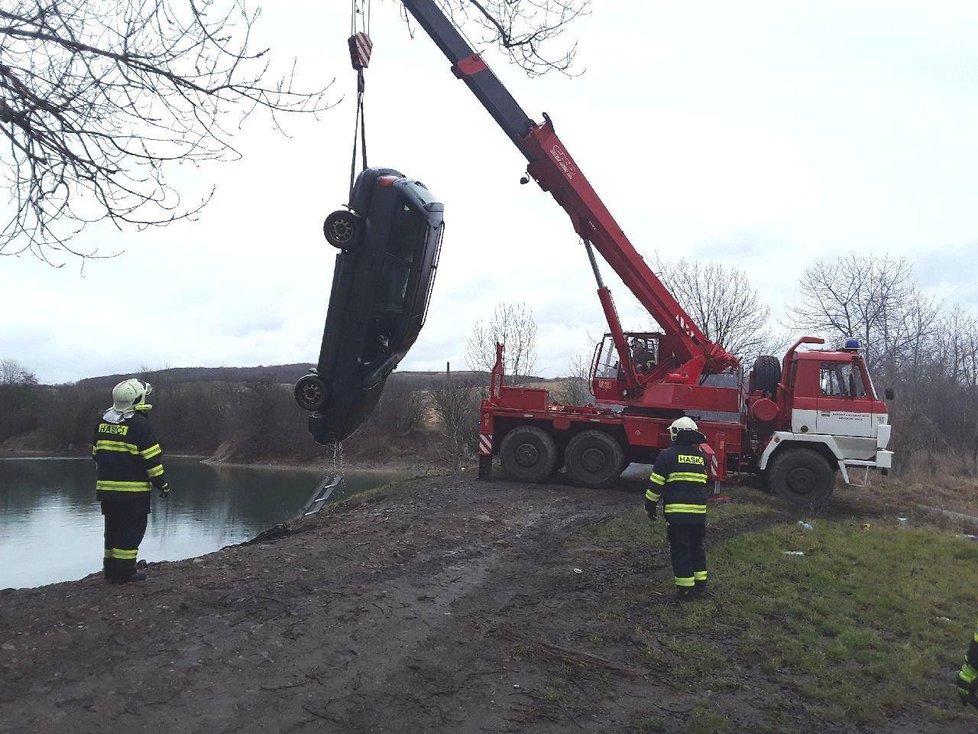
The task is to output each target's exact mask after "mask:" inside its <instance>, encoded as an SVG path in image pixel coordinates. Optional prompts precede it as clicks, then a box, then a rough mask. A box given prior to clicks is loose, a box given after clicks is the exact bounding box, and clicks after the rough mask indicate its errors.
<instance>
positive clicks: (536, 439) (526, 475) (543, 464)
mask: <svg viewBox="0 0 978 734" xmlns="http://www.w3.org/2000/svg"><path fill="white" fill-rule="evenodd" d="M499 457H500V461H501V462H502V465H503V469H504V470H505V471H506V473H507V474H508V475H509V476H510V478H512V479H516V480H518V481H521V482H540V481H543V480H544V479H546V478H547V477H549V476H550V473H551V472H552V471H553V470H554V465H555V464H556V463H557V445H556V444H555V443H554V440H553V439H552V438H551V437H550V434H548V433H547V432H546V431H544V430H543V429H542V428H537V427H536V426H518V427H517V428H514V429H513V430H511V431H510V432H509V433H507V434H506V436H505V438H503V443H502V445H501V446H500V447H499Z"/></svg>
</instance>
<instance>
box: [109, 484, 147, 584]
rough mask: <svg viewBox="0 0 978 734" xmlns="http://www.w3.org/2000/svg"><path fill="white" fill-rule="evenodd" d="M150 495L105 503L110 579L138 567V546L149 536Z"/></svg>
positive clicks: (121, 575)
mask: <svg viewBox="0 0 978 734" xmlns="http://www.w3.org/2000/svg"><path fill="white" fill-rule="evenodd" d="M149 503H150V499H149V496H146V497H139V498H138V499H130V500H119V501H112V500H106V501H103V502H102V515H103V516H104V517H105V561H104V563H103V569H104V570H105V575H106V576H107V577H108V578H125V577H126V576H130V575H132V572H133V571H134V570H135V569H136V556H137V555H138V553H139V545H140V543H142V542H143V536H145V535H146V525H147V521H148V520H149Z"/></svg>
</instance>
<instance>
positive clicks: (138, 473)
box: [92, 411, 166, 504]
mask: <svg viewBox="0 0 978 734" xmlns="http://www.w3.org/2000/svg"><path fill="white" fill-rule="evenodd" d="M92 456H93V457H94V458H95V463H96V464H98V481H97V482H96V485H95V488H96V495H95V496H96V499H98V500H99V501H100V502H106V501H109V502H118V501H142V502H147V504H148V501H149V497H150V493H151V492H152V491H153V487H156V488H157V489H163V488H164V487H166V475H165V474H164V473H163V449H161V448H160V445H159V444H158V443H157V442H156V437H155V436H154V434H153V429H152V428H151V427H150V425H149V419H148V418H147V417H146V416H145V415H142V414H141V413H139V412H138V411H137V412H136V413H134V414H133V416H132V417H131V418H126V419H125V420H123V421H122V423H109V422H108V421H105V420H101V421H99V422H98V424H97V425H96V426H95V437H94V438H93V439H92Z"/></svg>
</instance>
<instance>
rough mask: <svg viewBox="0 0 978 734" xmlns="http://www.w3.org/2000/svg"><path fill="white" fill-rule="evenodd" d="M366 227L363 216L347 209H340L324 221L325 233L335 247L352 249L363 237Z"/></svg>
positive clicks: (327, 239)
mask: <svg viewBox="0 0 978 734" xmlns="http://www.w3.org/2000/svg"><path fill="white" fill-rule="evenodd" d="M364 230H365V227H364V224H363V218H362V217H360V216H359V215H357V214H354V213H353V212H348V211H346V210H345V209H339V210H337V211H335V212H333V213H332V214H330V215H329V216H328V217H326V221H325V222H323V235H325V237H326V241H327V242H328V243H329V244H331V245H332V246H333V247H337V248H339V249H341V250H352V249H353V248H355V247H356V246H357V245H359V244H360V240H362V239H363V233H364Z"/></svg>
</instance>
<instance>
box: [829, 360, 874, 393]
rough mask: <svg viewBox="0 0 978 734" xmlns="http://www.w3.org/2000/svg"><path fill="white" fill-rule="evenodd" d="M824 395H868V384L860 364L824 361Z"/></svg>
mask: <svg viewBox="0 0 978 734" xmlns="http://www.w3.org/2000/svg"><path fill="white" fill-rule="evenodd" d="M819 382H820V385H821V387H822V395H829V396H832V397H842V398H864V397H866V386H865V384H864V383H863V374H862V371H861V370H860V369H859V366H858V365H856V364H853V363H852V362H822V369H821V377H820V381H819Z"/></svg>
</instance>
